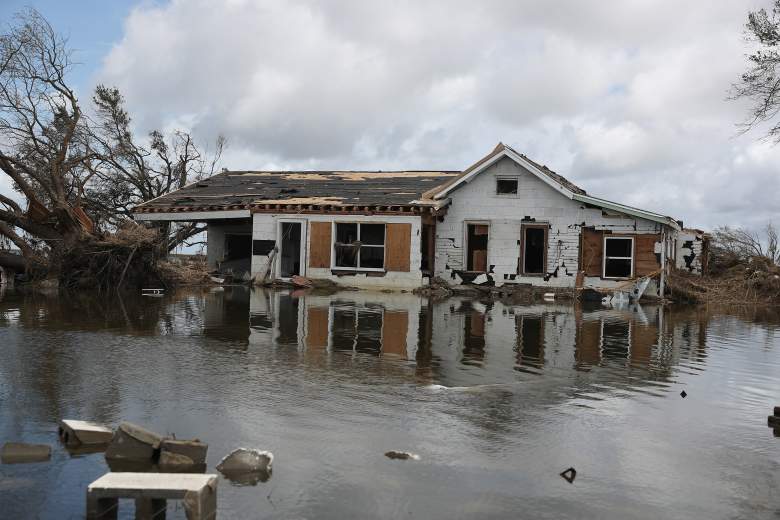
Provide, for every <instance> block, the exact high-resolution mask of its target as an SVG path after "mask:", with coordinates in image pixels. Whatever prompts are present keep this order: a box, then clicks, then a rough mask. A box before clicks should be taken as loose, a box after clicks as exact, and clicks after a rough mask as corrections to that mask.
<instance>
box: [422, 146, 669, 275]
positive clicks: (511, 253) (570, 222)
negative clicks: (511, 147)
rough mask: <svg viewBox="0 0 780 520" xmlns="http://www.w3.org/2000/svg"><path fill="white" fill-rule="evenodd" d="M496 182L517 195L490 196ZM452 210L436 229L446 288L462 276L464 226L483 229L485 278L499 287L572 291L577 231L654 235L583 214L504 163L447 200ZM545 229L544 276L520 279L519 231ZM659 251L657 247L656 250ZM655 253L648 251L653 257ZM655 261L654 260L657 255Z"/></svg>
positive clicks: (633, 223) (629, 221)
mask: <svg viewBox="0 0 780 520" xmlns="http://www.w3.org/2000/svg"><path fill="white" fill-rule="evenodd" d="M497 178H512V179H517V181H518V186H517V193H516V194H511V195H497V194H496V180H497ZM451 199H452V204H451V206H450V207H449V208H448V211H447V214H446V215H445V217H444V219H443V221H442V222H439V223H438V224H437V227H436V275H437V276H439V277H441V278H443V279H445V280H447V281H448V282H449V283H451V284H457V283H459V282H460V276H459V271H462V270H464V267H465V265H464V259H465V255H464V241H465V223H467V222H472V221H475V222H485V223H487V224H489V226H490V229H489V238H488V261H487V264H488V274H489V276H490V277H491V278H492V280H493V281H494V282H495V284H496V285H498V286H500V285H503V284H504V283H530V284H534V285H547V286H550V287H572V286H574V285H575V281H576V274H577V270H578V269H579V248H580V233H581V230H582V228H583V227H593V228H594V229H596V230H605V231H611V232H612V233H622V234H655V235H659V234H660V233H661V231H662V226H661V225H660V224H657V223H655V222H652V221H649V220H644V219H638V218H634V217H626V216H622V215H609V214H607V213H606V212H604V211H602V210H601V209H594V208H586V207H585V205H584V204H582V203H579V202H575V201H572V200H570V199H568V198H567V197H565V196H564V195H562V194H561V193H559V192H557V191H556V190H554V189H553V188H552V187H550V186H549V185H547V184H546V183H544V182H543V181H542V180H540V179H539V178H537V177H536V176H534V175H533V174H531V173H530V172H528V171H526V170H525V169H524V168H523V167H521V166H520V165H518V164H517V163H515V162H514V161H512V160H511V159H509V158H503V159H501V160H500V161H498V162H497V163H496V164H494V165H492V166H490V167H489V168H488V169H487V170H485V171H484V172H482V173H481V174H479V175H477V176H476V177H474V178H473V180H472V181H471V182H470V183H469V184H467V185H465V186H463V187H461V188H460V189H458V190H456V191H454V192H453V193H452V194H451ZM523 223H529V224H530V223H533V224H547V225H548V226H549V229H548V242H547V268H546V273H545V275H544V276H524V275H522V274H520V270H519V265H518V263H519V261H520V247H521V226H522V224H523ZM657 248H658V249H657V250H658V251H660V244H657ZM655 250H656V248H655V247H654V251H655ZM658 256H659V257H660V255H658ZM619 283H622V281H620V280H617V281H616V280H603V279H601V278H600V277H599V276H590V277H586V279H585V284H586V285H593V286H599V287H610V286H615V285H617V284H619Z"/></svg>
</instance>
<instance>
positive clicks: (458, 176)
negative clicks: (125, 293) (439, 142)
mask: <svg viewBox="0 0 780 520" xmlns="http://www.w3.org/2000/svg"><path fill="white" fill-rule="evenodd" d="M134 215H135V218H136V220H139V221H174V222H175V221H199V222H205V223H207V225H208V233H207V234H208V240H207V244H208V246H207V247H208V250H207V255H208V263H209V266H210V267H211V268H213V269H215V270H219V271H221V272H227V271H229V272H232V273H233V274H234V275H238V276H239V277H243V278H245V279H247V280H248V279H253V280H254V281H255V282H268V281H272V280H289V279H290V278H291V277H292V276H295V275H299V276H305V277H308V278H312V279H324V280H329V281H332V282H336V283H338V284H342V285H348V286H356V287H364V288H372V287H373V288H382V289H385V288H390V289H411V288H416V287H420V286H424V285H427V284H429V283H430V281H431V280H432V279H433V278H434V277H436V278H438V279H439V280H441V281H443V282H445V283H448V284H451V285H459V284H463V283H472V282H473V283H488V284H495V285H496V286H502V285H504V284H530V285H535V286H545V287H550V288H551V289H552V288H573V287H596V288H607V289H608V288H616V287H624V286H626V285H627V284H629V285H630V283H631V281H632V280H637V279H641V278H643V277H648V278H651V279H652V281H651V283H650V284H649V287H648V288H647V292H648V293H653V292H654V293H655V294H658V293H659V292H660V291H661V290H662V287H663V283H664V275H665V273H666V271H667V270H668V269H669V268H670V267H671V266H675V267H685V268H687V269H688V270H689V271H693V272H700V271H701V269H702V268H703V266H704V265H705V262H704V261H703V260H702V259H703V258H704V256H705V254H706V251H705V248H706V246H705V245H704V244H705V241H706V239H707V236H706V234H704V233H702V232H697V231H696V230H687V232H684V230H683V227H682V223H681V222H680V221H678V220H676V219H674V218H672V217H670V216H666V215H662V214H659V213H655V212H652V211H648V210H645V209H639V208H635V207H631V206H628V205H625V204H621V203H617V202H612V201H608V200H605V199H601V198H598V197H594V196H592V195H590V194H588V193H587V192H586V191H585V190H584V189H582V188H580V187H579V186H577V185H575V184H573V183H572V182H570V181H569V180H567V179H566V178H564V177H563V176H561V175H559V174H557V173H555V172H553V171H552V170H550V169H549V168H547V167H546V166H543V165H541V164H539V163H537V162H534V161H533V160H531V159H529V158H528V157H526V156H525V155H523V154H520V153H518V152H517V151H515V150H514V149H512V148H511V147H509V146H506V145H504V144H499V145H498V146H496V148H495V149H494V150H492V151H491V152H490V153H489V154H488V155H486V156H485V157H483V158H481V159H480V160H478V161H477V162H476V163H474V164H473V165H472V166H470V167H468V168H466V169H465V170H463V171H439V170H436V171H431V170H409V171H366V172H363V171H224V172H222V173H220V174H218V175H215V176H213V177H210V178H208V179H204V180H201V181H197V182H195V183H192V184H190V185H188V186H186V187H184V188H182V189H180V190H177V191H175V192H172V193H170V194H167V195H164V196H162V197H159V198H157V199H154V200H152V201H149V202H146V203H144V204H141V205H139V206H138V207H136V208H135V210H134ZM691 255H694V256H693V257H692V258H690V260H686V258H684V257H691ZM694 259H696V261H695V262H694V261H693V260H694Z"/></svg>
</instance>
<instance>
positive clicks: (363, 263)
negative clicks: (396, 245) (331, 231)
mask: <svg viewBox="0 0 780 520" xmlns="http://www.w3.org/2000/svg"><path fill="white" fill-rule="evenodd" d="M334 250H335V252H336V262H335V266H336V267H340V268H348V269H383V268H384V266H385V225H384V224H360V223H354V222H350V223H337V224H336V241H335V244H334Z"/></svg>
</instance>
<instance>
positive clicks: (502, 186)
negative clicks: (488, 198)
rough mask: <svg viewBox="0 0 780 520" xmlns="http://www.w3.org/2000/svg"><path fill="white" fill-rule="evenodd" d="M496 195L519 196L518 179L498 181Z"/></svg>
mask: <svg viewBox="0 0 780 520" xmlns="http://www.w3.org/2000/svg"><path fill="white" fill-rule="evenodd" d="M496 194H498V195H517V179H498V180H496Z"/></svg>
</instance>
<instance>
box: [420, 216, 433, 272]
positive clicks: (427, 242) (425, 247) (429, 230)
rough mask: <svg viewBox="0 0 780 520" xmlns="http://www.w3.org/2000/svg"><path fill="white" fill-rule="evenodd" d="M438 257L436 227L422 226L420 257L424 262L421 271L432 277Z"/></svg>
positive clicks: (431, 225)
mask: <svg viewBox="0 0 780 520" xmlns="http://www.w3.org/2000/svg"><path fill="white" fill-rule="evenodd" d="M435 255H436V226H435V225H434V224H423V225H422V240H420V256H421V258H422V262H421V264H420V270H421V271H422V272H423V274H427V275H431V274H433V270H434V262H435V260H434V258H435Z"/></svg>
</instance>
